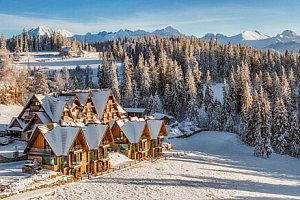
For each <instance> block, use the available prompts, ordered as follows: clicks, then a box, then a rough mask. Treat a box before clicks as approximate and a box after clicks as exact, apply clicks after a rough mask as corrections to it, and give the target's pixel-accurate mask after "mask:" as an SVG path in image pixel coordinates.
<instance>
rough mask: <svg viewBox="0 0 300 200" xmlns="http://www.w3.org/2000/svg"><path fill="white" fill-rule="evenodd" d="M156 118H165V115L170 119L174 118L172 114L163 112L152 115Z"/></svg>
mask: <svg viewBox="0 0 300 200" xmlns="http://www.w3.org/2000/svg"><path fill="white" fill-rule="evenodd" d="M152 116H153V117H154V118H155V119H163V118H164V117H167V118H169V119H174V117H173V116H171V115H167V114H163V113H153V115H152Z"/></svg>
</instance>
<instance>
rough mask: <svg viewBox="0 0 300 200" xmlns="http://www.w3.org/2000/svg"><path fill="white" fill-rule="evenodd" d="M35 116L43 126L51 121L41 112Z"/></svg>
mask: <svg viewBox="0 0 300 200" xmlns="http://www.w3.org/2000/svg"><path fill="white" fill-rule="evenodd" d="M36 115H37V116H38V118H39V119H40V120H41V121H42V123H43V124H48V123H50V122H51V119H49V117H48V116H47V115H46V114H45V113H43V112H37V113H36Z"/></svg>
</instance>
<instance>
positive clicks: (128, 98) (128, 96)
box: [122, 54, 133, 107]
mask: <svg viewBox="0 0 300 200" xmlns="http://www.w3.org/2000/svg"><path fill="white" fill-rule="evenodd" d="M123 63H124V74H123V89H122V93H123V95H122V96H123V97H122V98H123V100H122V103H123V106H125V107H132V106H133V87H132V81H131V79H132V71H131V67H130V65H131V62H130V60H129V58H128V56H127V54H125V56H124V62H123Z"/></svg>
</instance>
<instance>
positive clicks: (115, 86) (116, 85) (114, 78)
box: [109, 62, 121, 101]
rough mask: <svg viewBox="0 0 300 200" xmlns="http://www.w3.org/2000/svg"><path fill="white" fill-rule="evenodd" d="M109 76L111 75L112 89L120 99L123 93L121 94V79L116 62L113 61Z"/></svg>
mask: <svg viewBox="0 0 300 200" xmlns="http://www.w3.org/2000/svg"><path fill="white" fill-rule="evenodd" d="M109 77H110V89H111V91H112V93H113V94H114V97H115V98H116V99H117V100H118V101H119V100H120V99H121V95H120V90H119V81H118V76H117V66H116V64H115V62H112V63H111V66H110V73H109Z"/></svg>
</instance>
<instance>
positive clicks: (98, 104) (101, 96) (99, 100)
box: [91, 90, 110, 118]
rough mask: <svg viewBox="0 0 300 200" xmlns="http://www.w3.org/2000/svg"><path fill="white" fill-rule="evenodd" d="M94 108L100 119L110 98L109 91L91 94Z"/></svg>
mask: <svg viewBox="0 0 300 200" xmlns="http://www.w3.org/2000/svg"><path fill="white" fill-rule="evenodd" d="M91 95H92V100H93V103H94V106H95V108H96V112H97V114H98V116H99V118H102V116H103V112H104V109H105V107H106V103H107V101H108V98H109V96H110V90H99V91H93V92H92V93H91Z"/></svg>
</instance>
